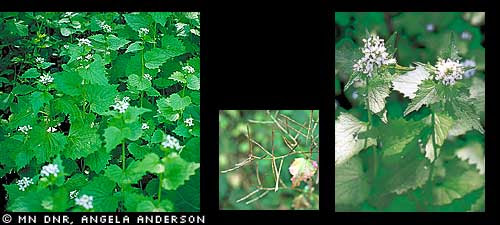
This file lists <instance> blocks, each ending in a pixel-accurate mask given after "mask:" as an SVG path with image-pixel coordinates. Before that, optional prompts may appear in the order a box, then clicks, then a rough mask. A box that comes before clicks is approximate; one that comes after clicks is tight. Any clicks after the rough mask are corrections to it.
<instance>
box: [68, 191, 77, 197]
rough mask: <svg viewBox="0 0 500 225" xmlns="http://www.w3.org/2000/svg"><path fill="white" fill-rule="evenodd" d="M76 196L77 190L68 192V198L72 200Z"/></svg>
mask: <svg viewBox="0 0 500 225" xmlns="http://www.w3.org/2000/svg"><path fill="white" fill-rule="evenodd" d="M77 196H78V191H77V190H74V191H71V192H69V198H70V199H74V198H76V197H77Z"/></svg>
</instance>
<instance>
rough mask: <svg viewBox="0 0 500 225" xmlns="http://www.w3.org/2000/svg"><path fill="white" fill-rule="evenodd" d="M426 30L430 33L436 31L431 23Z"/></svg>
mask: <svg viewBox="0 0 500 225" xmlns="http://www.w3.org/2000/svg"><path fill="white" fill-rule="evenodd" d="M425 29H426V30H427V31H429V32H432V31H434V29H435V27H434V24H432V23H429V24H427V25H425Z"/></svg>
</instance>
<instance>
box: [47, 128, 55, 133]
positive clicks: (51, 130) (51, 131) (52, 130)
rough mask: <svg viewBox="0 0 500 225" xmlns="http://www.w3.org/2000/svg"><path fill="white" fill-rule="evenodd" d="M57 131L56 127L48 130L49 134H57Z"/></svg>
mask: <svg viewBox="0 0 500 225" xmlns="http://www.w3.org/2000/svg"><path fill="white" fill-rule="evenodd" d="M56 131H57V129H56V128H55V127H49V128H47V132H49V133H53V132H56Z"/></svg>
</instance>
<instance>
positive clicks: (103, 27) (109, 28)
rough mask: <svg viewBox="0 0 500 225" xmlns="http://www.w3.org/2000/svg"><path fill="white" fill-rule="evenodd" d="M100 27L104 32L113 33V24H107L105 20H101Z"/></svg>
mask: <svg viewBox="0 0 500 225" xmlns="http://www.w3.org/2000/svg"><path fill="white" fill-rule="evenodd" d="M100 27H101V29H102V30H104V32H107V33H111V31H112V29H111V26H109V25H107V24H106V23H105V22H104V21H102V22H101V24H100Z"/></svg>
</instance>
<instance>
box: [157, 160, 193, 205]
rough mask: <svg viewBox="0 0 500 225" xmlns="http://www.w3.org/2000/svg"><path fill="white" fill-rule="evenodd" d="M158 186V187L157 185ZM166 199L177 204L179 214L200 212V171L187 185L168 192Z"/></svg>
mask: <svg viewBox="0 0 500 225" xmlns="http://www.w3.org/2000/svg"><path fill="white" fill-rule="evenodd" d="M157 186H158V185H157ZM156 190H158V188H156ZM165 197H166V198H167V199H169V200H170V201H172V202H174V203H175V210H176V211H179V212H199V211H200V171H199V170H198V171H196V174H195V175H193V176H192V177H191V178H190V179H189V180H188V181H186V183H185V184H184V185H182V186H180V187H179V188H177V189H176V190H174V191H167V192H166V195H165Z"/></svg>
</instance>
